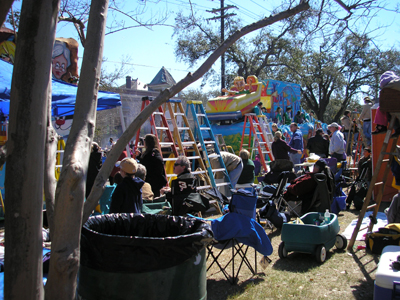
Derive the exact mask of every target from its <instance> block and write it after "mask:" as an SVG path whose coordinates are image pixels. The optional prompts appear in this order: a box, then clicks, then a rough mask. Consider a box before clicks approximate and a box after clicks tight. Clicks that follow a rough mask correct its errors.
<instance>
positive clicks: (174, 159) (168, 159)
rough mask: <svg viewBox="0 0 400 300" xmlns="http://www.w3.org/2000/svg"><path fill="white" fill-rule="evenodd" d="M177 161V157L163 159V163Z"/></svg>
mask: <svg viewBox="0 0 400 300" xmlns="http://www.w3.org/2000/svg"><path fill="white" fill-rule="evenodd" d="M177 159H178V158H177V157H171V158H163V161H176V160H177Z"/></svg>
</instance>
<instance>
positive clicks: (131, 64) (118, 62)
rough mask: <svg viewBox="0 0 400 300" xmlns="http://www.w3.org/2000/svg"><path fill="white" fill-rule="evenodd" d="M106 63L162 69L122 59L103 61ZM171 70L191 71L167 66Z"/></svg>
mask: <svg viewBox="0 0 400 300" xmlns="http://www.w3.org/2000/svg"><path fill="white" fill-rule="evenodd" d="M104 63H114V64H125V65H130V66H136V67H145V68H154V69H161V68H160V66H150V65H141V64H134V63H129V62H122V61H112V60H106V61H103V64H104ZM165 68H166V69H167V70H169V71H179V72H186V73H188V72H191V71H189V70H181V69H173V68H168V67H165Z"/></svg>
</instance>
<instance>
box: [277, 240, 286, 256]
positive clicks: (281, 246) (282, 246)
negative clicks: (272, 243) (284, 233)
mask: <svg viewBox="0 0 400 300" xmlns="http://www.w3.org/2000/svg"><path fill="white" fill-rule="evenodd" d="M278 255H279V257H280V258H286V257H287V255H288V252H287V250H286V249H285V242H282V243H280V244H279V248H278Z"/></svg>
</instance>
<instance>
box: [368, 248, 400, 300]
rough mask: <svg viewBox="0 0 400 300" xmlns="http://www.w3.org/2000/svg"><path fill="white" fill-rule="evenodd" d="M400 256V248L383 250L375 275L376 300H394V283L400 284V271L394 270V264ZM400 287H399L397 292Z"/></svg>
mask: <svg viewBox="0 0 400 300" xmlns="http://www.w3.org/2000/svg"><path fill="white" fill-rule="evenodd" d="M399 255H400V246H386V247H385V248H383V250H382V255H381V258H380V259H379V264H378V269H377V271H376V274H375V284H374V299H375V300H384V299H389V300H390V299H392V293H393V282H395V281H398V282H400V271H398V270H395V269H392V266H391V265H392V262H394V261H397V256H399ZM399 288H400V285H398V286H397V290H398V289H399Z"/></svg>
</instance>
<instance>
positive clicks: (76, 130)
mask: <svg viewBox="0 0 400 300" xmlns="http://www.w3.org/2000/svg"><path fill="white" fill-rule="evenodd" d="M107 7H108V0H97V1H92V4H91V7H90V13H89V23H88V30H87V39H86V47H85V52H84V54H83V61H82V70H81V74H80V75H81V76H80V83H79V85H78V92H77V97H76V105H75V113H74V121H73V124H72V127H71V131H70V134H69V137H68V141H67V144H66V147H65V151H64V161H63V168H62V171H61V175H60V178H59V180H58V184H57V189H56V203H55V210H54V219H55V227H54V232H53V235H52V236H53V238H52V246H51V249H52V256H51V260H50V270H49V277H48V281H47V284H46V299H58V300H61V299H69V300H70V299H74V296H75V290H76V279H77V272H78V264H79V245H80V232H81V228H82V211H83V202H84V198H85V187H86V174H87V168H88V162H89V155H90V146H91V143H92V139H93V135H94V128H95V120H96V109H97V93H98V88H99V82H100V73H101V62H102V56H103V42H104V34H105V25H106V16H107Z"/></svg>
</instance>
